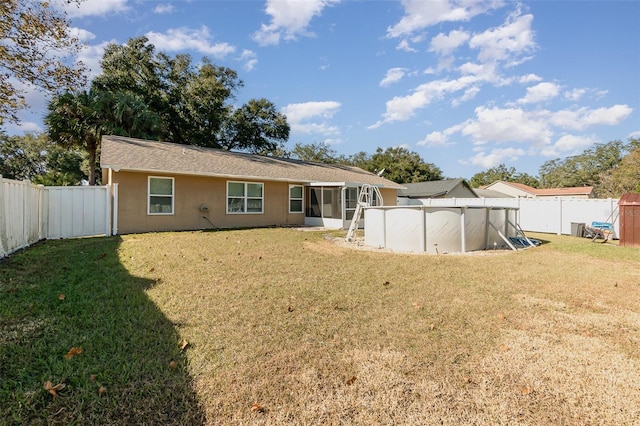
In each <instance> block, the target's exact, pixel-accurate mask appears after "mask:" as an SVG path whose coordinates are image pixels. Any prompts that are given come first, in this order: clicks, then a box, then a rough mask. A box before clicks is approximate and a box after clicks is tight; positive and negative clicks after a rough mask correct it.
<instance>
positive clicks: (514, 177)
mask: <svg viewBox="0 0 640 426" xmlns="http://www.w3.org/2000/svg"><path fill="white" fill-rule="evenodd" d="M498 180H500V181H505V182H518V183H523V184H525V185H528V186H531V187H533V188H537V187H538V186H539V185H540V182H538V179H536V178H535V177H533V176H531V175H529V174H527V173H518V172H517V171H516V169H515V167H508V168H507V167H506V166H505V165H504V164H500V165H499V166H496V167H492V168H490V169H487V170H485V171H484V172H478V173H476V174H475V175H473V176H472V177H471V180H470V181H469V185H471V186H472V187H473V188H480V187H481V186H485V185H489V184H492V183H493V182H495V181H498Z"/></svg>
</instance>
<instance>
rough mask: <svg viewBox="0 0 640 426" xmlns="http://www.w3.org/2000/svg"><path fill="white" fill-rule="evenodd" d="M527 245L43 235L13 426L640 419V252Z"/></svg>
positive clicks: (10, 282) (2, 353)
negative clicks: (388, 247) (454, 247)
mask: <svg viewBox="0 0 640 426" xmlns="http://www.w3.org/2000/svg"><path fill="white" fill-rule="evenodd" d="M530 236H532V237H534V238H538V239H541V240H543V241H544V244H543V245H542V246H540V247H538V248H535V249H529V250H524V251H519V252H505V251H497V252H493V251H492V252H487V253H482V254H477V253H476V254H471V255H454V254H447V255H437V256H436V255H410V254H394V253H385V252H378V251H365V250H354V249H350V248H346V247H344V246H342V245H340V244H336V243H335V242H333V241H331V240H330V239H328V238H327V237H326V235H325V233H323V232H319V231H314V232H302V231H299V230H293V229H254V230H230V231H218V232H182V233H160V234H144V235H126V236H121V237H112V238H96V239H81V240H66V241H45V242H42V243H39V244H37V245H36V246H34V247H32V248H30V249H28V250H25V251H22V252H20V253H16V254H14V255H13V256H11V257H10V258H8V259H5V260H4V261H1V262H0V424H74V423H75V424H123V425H125V424H126V425H130V424H181V425H184V424H202V423H206V424H212V425H219V424H234V425H235V424H260V425H280V424H328V425H331V424H336V425H338V424H339V425H348V424H358V425H370V424H395V425H404V424H406V425H417V424H448V425H458V424H505V425H506V424H531V425H537V424H569V425H571V424H575V425H584V424H620V425H623V424H626V425H630V424H640V250H638V249H632V248H625V247H618V246H617V245H615V244H610V243H605V244H601V243H592V242H591V241H590V240H588V239H578V238H573V237H568V236H556V235H547V234H530ZM48 382H49V383H48ZM56 385H60V386H56Z"/></svg>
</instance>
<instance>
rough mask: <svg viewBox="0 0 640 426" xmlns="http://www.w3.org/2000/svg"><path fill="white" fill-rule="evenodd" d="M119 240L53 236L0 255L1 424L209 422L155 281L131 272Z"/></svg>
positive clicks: (190, 423)
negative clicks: (152, 294) (153, 290)
mask: <svg viewBox="0 0 640 426" xmlns="http://www.w3.org/2000/svg"><path fill="white" fill-rule="evenodd" d="M120 243H121V240H120V238H118V237H112V238H92V239H81V240H65V241H45V242H42V243H39V244H37V245H36V246H34V247H32V248H30V249H28V250H25V251H22V252H20V253H17V254H14V255H13V256H12V257H11V258H9V259H5V260H4V261H2V262H1V263H0V377H1V378H2V380H1V381H0V424H127V425H131V424H163V425H165V424H181V425H184V424H189V425H192V424H202V423H204V422H205V417H204V411H203V410H202V409H201V406H200V404H199V402H198V399H197V396H196V393H195V391H194V389H193V380H192V378H191V377H190V376H189V374H188V371H187V358H186V356H185V354H184V352H183V350H182V349H181V344H180V339H179V336H178V333H177V332H176V330H175V328H174V325H173V324H172V323H171V322H170V321H169V320H168V319H167V318H166V317H165V316H164V315H163V313H162V312H161V311H160V310H159V309H158V307H157V306H156V305H155V304H154V303H153V302H152V301H151V300H149V298H148V297H147V295H146V293H145V289H147V288H148V287H149V286H151V285H153V284H154V282H153V281H150V280H147V279H142V278H139V277H134V276H131V275H130V274H129V273H128V271H127V270H126V269H125V268H124V267H123V266H122V264H121V263H120V261H119V256H118V249H119V246H120ZM71 348H81V353H77V354H75V355H72V353H71V352H73V351H71V352H70V350H71ZM78 351H79V350H76V351H75V352H78ZM67 354H68V355H72V356H67V357H65V355H67ZM46 382H51V385H52V386H55V385H57V384H64V387H63V388H61V389H59V390H57V391H56V390H55V389H54V392H53V393H56V394H57V397H55V396H54V394H53V393H51V392H49V391H47V390H46V389H45V383H46Z"/></svg>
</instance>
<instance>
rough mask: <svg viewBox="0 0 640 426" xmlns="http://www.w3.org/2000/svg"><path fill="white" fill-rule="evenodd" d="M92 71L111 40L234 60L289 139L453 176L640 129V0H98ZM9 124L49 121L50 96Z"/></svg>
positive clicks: (72, 12)
mask: <svg viewBox="0 0 640 426" xmlns="http://www.w3.org/2000/svg"><path fill="white" fill-rule="evenodd" d="M68 14H69V17H70V19H71V24H72V27H73V31H74V32H75V34H77V35H78V36H80V37H81V38H82V39H83V40H84V41H85V42H86V43H87V48H86V49H85V51H84V52H83V53H82V54H81V57H80V59H82V60H83V61H84V62H85V63H86V64H87V65H88V66H89V67H90V68H91V70H92V73H93V74H97V73H99V72H100V66H99V60H100V58H101V55H102V52H103V49H104V47H105V46H106V45H107V44H108V43H125V42H126V41H127V40H128V39H129V38H131V37H135V36H141V35H146V36H147V37H148V38H149V39H150V41H151V42H152V43H153V44H154V45H155V46H156V48H157V50H159V51H163V52H165V53H168V54H170V55H175V54H178V53H189V54H191V55H192V57H193V58H194V59H195V60H196V61H197V60H198V59H199V58H200V57H201V56H203V55H204V56H208V57H209V58H210V59H212V60H213V62H214V63H216V64H218V65H221V66H226V67H229V68H233V69H235V70H236V71H237V72H238V74H239V76H240V78H241V79H242V80H243V81H244V84H245V86H244V87H243V88H242V89H241V90H240V92H239V93H238V97H237V102H238V103H239V104H240V103H244V102H246V101H247V100H248V99H251V98H262V97H264V98H267V99H269V100H271V101H272V102H274V103H275V104H276V106H277V108H278V109H279V110H280V111H282V112H284V113H285V114H286V115H287V117H288V121H289V123H290V125H291V129H292V131H291V136H290V138H289V142H288V147H289V148H292V147H293V145H294V144H295V143H297V142H300V143H312V142H326V143H329V144H331V146H332V148H333V149H335V150H336V151H337V152H338V153H340V154H346V155H350V154H353V153H356V152H359V151H365V152H368V153H373V152H374V151H375V149H376V148H377V147H383V148H386V147H391V146H404V147H406V148H408V149H410V150H412V151H415V152H418V153H419V154H420V156H421V157H422V158H423V159H424V160H425V161H427V162H430V163H434V164H435V165H436V166H438V167H439V168H440V169H442V171H443V173H444V174H445V175H446V176H447V177H464V178H470V177H471V176H472V175H473V174H474V173H477V172H479V171H483V170H486V169H487V168H489V167H494V166H496V165H498V164H500V163H504V164H506V165H507V166H508V167H511V166H513V167H515V168H516V169H517V170H518V171H519V172H526V173H529V174H532V175H537V174H538V168H539V167H540V165H542V163H544V162H545V161H547V160H550V159H554V158H563V157H566V156H569V155H575V154H578V153H581V152H582V151H584V150H585V149H587V148H589V147H591V146H593V144H594V143H605V142H608V141H611V140H615V139H620V140H623V141H627V139H628V138H629V137H640V25H638V23H639V22H640V2H639V1H529V2H513V1H501V0H494V1H483V2H476V1H470V0H429V1H424V0H418V1H411V0H402V1H355V0H347V1H345V0H343V1H338V0H273V1H271V0H267V1H250V0H245V1H205V0H201V1H186V0H185V1H150V0H144V1H143V0H88V1H86V2H84V3H83V4H82V6H81V7H80V8H75V7H73V8H70V9H68ZM29 101H30V102H31V104H32V108H31V109H30V110H29V111H25V112H23V113H22V114H21V118H22V124H21V126H20V127H15V126H7V131H8V132H9V133H20V132H22V131H38V130H42V115H43V111H44V106H45V105H46V100H45V99H44V98H43V97H42V95H40V94H38V93H32V94H31V95H30V96H29Z"/></svg>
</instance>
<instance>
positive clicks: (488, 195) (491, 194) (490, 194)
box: [473, 188, 514, 198]
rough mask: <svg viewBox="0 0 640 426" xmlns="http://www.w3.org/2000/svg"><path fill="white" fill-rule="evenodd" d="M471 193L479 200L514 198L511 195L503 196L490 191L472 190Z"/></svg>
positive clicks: (501, 193)
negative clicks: (479, 198)
mask: <svg viewBox="0 0 640 426" xmlns="http://www.w3.org/2000/svg"><path fill="white" fill-rule="evenodd" d="M473 191H474V192H475V193H476V195H477V196H478V197H481V198H514V197H512V196H511V195H508V194H505V193H503V192H500V191H494V190H492V189H481V188H474V189H473Z"/></svg>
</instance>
